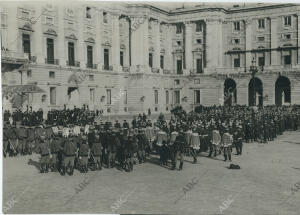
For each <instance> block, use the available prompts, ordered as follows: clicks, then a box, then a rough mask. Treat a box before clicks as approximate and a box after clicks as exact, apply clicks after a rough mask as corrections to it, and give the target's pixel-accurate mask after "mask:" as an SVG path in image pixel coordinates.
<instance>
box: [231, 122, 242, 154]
mask: <svg viewBox="0 0 300 215" xmlns="http://www.w3.org/2000/svg"><path fill="white" fill-rule="evenodd" d="M243 136H244V134H243V130H242V126H238V127H237V130H236V131H235V133H234V134H233V141H234V145H235V147H236V154H237V155H242V151H243Z"/></svg>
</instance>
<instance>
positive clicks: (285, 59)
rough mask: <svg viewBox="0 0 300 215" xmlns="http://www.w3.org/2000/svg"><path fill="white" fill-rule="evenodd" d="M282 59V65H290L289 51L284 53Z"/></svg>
mask: <svg viewBox="0 0 300 215" xmlns="http://www.w3.org/2000/svg"><path fill="white" fill-rule="evenodd" d="M283 60H284V65H291V64H292V59H291V53H290V52H287V53H284V56H283Z"/></svg>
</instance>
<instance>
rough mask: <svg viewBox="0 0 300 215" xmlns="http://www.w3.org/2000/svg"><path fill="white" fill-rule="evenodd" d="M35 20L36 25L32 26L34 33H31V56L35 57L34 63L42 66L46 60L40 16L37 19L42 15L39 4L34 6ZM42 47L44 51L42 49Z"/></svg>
mask: <svg viewBox="0 0 300 215" xmlns="http://www.w3.org/2000/svg"><path fill="white" fill-rule="evenodd" d="M34 9H35V17H36V18H35V19H36V23H35V24H34V26H33V27H34V33H33V41H34V42H33V43H31V44H32V45H33V53H32V55H33V56H36V62H37V63H38V64H44V63H45V58H46V41H45V38H44V36H43V28H42V16H41V17H40V18H39V19H37V17H39V16H40V15H41V14H42V7H41V5H40V4H35V8H34ZM43 47H44V49H43Z"/></svg>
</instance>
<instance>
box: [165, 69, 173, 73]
mask: <svg viewBox="0 0 300 215" xmlns="http://www.w3.org/2000/svg"><path fill="white" fill-rule="evenodd" d="M163 73H164V74H171V70H168V69H164V70H163Z"/></svg>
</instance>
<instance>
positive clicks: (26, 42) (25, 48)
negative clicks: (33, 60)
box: [22, 34, 30, 56]
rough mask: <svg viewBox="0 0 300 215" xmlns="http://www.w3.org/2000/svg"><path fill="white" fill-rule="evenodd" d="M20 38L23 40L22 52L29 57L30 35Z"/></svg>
mask: <svg viewBox="0 0 300 215" xmlns="http://www.w3.org/2000/svg"><path fill="white" fill-rule="evenodd" d="M22 38H23V51H24V53H27V54H29V56H30V35H29V34H23V35H22Z"/></svg>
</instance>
